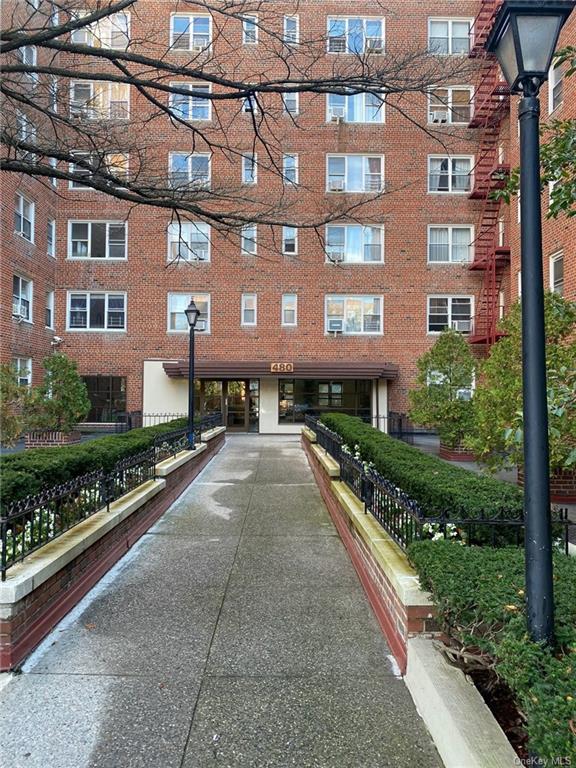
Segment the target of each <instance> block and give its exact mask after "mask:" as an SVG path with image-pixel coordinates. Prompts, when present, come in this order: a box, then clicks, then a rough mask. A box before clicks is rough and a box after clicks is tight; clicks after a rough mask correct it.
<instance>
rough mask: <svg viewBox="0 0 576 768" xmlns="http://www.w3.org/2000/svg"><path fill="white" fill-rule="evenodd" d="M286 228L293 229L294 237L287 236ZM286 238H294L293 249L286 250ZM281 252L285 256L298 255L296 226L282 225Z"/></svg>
mask: <svg viewBox="0 0 576 768" xmlns="http://www.w3.org/2000/svg"><path fill="white" fill-rule="evenodd" d="M288 230H290V231H292V230H293V231H294V237H288V236H287V235H288ZM287 240H294V250H293V251H287V250H286V242H287ZM282 253H283V254H285V255H286V256H297V255H298V228H297V227H282Z"/></svg>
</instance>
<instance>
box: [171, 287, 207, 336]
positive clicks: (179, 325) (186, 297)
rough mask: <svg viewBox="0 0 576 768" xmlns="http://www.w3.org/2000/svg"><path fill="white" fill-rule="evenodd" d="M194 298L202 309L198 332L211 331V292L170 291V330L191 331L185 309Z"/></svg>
mask: <svg viewBox="0 0 576 768" xmlns="http://www.w3.org/2000/svg"><path fill="white" fill-rule="evenodd" d="M190 299H194V304H196V306H197V307H198V309H199V310H200V314H199V316H198V323H197V324H196V333H210V294H209V293H192V294H190V293H169V294H168V331H179V332H185V333H187V332H189V330H190V326H189V325H188V320H187V319H186V315H185V314H184V310H185V309H186V307H187V306H188V304H190Z"/></svg>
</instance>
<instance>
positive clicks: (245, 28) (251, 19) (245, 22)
mask: <svg viewBox="0 0 576 768" xmlns="http://www.w3.org/2000/svg"><path fill="white" fill-rule="evenodd" d="M242 42H243V43H244V45H255V44H256V43H257V42H258V16H244V17H243V19H242Z"/></svg>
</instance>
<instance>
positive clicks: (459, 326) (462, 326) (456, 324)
mask: <svg viewBox="0 0 576 768" xmlns="http://www.w3.org/2000/svg"><path fill="white" fill-rule="evenodd" d="M470 325H471V322H470V320H452V328H453V329H454V330H455V331H460V333H469V332H470Z"/></svg>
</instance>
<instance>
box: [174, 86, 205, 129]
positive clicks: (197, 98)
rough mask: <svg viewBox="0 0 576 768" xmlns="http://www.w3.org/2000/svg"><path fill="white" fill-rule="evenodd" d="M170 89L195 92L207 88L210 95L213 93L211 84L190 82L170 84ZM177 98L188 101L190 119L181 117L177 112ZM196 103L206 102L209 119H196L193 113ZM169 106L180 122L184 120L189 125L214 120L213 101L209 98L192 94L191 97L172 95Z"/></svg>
mask: <svg viewBox="0 0 576 768" xmlns="http://www.w3.org/2000/svg"><path fill="white" fill-rule="evenodd" d="M170 87H171V88H183V89H188V90H190V91H194V90H195V89H196V88H203V89H206V88H207V89H208V93H209V94H211V93H212V84H211V83H198V82H188V81H187V82H174V83H170ZM176 97H178V98H181V99H187V100H188V115H189V116H188V117H183V116H182V115H179V114H178V113H177V112H176V106H175V103H174V102H175V99H176ZM195 101H204V102H206V106H207V107H208V117H194V115H193V112H194V106H195ZM169 106H170V111H171V112H173V113H174V114H175V116H176V117H177V118H178V119H179V120H184V121H185V122H187V123H207V122H209V121H210V120H212V100H211V99H210V98H209V97H208V96H207V97H202V96H193V95H192V93H191V94H190V95H189V96H184V94H180V93H179V94H175V93H171V94H170V96H169ZM196 106H198V105H196Z"/></svg>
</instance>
